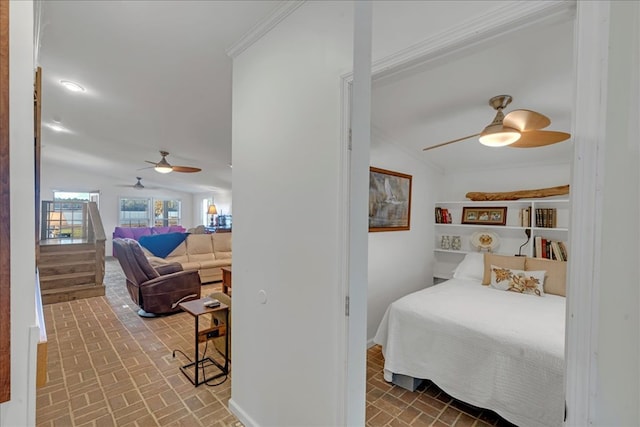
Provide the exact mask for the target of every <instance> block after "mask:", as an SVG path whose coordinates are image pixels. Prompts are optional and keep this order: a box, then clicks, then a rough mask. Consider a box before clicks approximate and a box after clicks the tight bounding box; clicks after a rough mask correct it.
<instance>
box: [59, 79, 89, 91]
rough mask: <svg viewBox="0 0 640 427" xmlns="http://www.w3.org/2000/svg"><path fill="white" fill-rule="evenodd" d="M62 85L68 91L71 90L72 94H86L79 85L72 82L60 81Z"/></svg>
mask: <svg viewBox="0 0 640 427" xmlns="http://www.w3.org/2000/svg"><path fill="white" fill-rule="evenodd" d="M60 84H61V85H62V86H64V87H65V88H66V89H67V90H70V91H71V92H84V90H85V89H84V88H83V87H82V86H80V85H79V84H78V83H76V82H72V81H70V80H60Z"/></svg>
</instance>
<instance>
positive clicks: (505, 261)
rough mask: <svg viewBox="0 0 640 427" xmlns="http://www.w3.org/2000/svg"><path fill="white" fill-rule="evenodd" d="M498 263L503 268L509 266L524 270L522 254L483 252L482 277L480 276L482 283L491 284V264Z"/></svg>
mask: <svg viewBox="0 0 640 427" xmlns="http://www.w3.org/2000/svg"><path fill="white" fill-rule="evenodd" d="M492 265H498V266H500V267H503V268H510V269H512V270H513V269H516V270H524V269H525V268H524V257H523V256H507V255H496V254H492V253H487V252H485V253H484V277H483V278H482V284H483V285H489V284H491V266H492Z"/></svg>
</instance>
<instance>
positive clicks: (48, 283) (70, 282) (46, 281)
mask: <svg viewBox="0 0 640 427" xmlns="http://www.w3.org/2000/svg"><path fill="white" fill-rule="evenodd" d="M95 282H96V273H95V272H91V271H83V272H79V273H68V274H56V275H55V276H45V277H42V276H40V289H42V290H43V291H45V290H50V289H57V288H66V287H69V286H77V285H86V284H90V283H94V284H95Z"/></svg>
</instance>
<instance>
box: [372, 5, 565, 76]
mask: <svg viewBox="0 0 640 427" xmlns="http://www.w3.org/2000/svg"><path fill="white" fill-rule="evenodd" d="M575 10H576V0H561V1H554V2H549V1H527V2H511V3H509V4H505V5H503V6H501V7H500V8H499V9H491V10H489V11H487V12H486V13H484V14H482V15H480V16H477V17H474V18H472V19H469V20H466V21H462V22H460V24H458V25H456V26H453V27H450V28H448V29H447V30H445V31H442V32H440V33H438V34H436V35H434V36H432V37H429V38H427V39H425V40H423V41H421V42H418V43H416V44H413V45H411V46H409V47H407V48H405V49H402V50H400V51H398V52H396V53H394V54H391V55H388V56H386V57H384V58H381V59H379V60H377V61H374V62H373V64H372V67H373V70H372V71H373V76H372V77H373V79H374V80H378V79H382V78H384V77H387V76H390V75H393V74H395V73H397V72H400V71H405V70H407V69H409V68H411V67H413V66H416V65H418V64H424V63H427V62H429V61H432V60H435V59H440V58H443V57H444V56H446V55H449V54H452V53H454V52H457V51H460V50H462V49H468V48H470V47H472V46H475V45H477V44H479V43H482V42H486V41H489V40H491V39H494V38H498V37H504V36H505V35H508V34H509V33H512V32H515V31H518V30H521V29H523V28H527V27H530V26H532V25H534V24H537V23H540V22H549V20H550V19H554V18H555V19H558V21H562V20H567V19H571V18H573V17H574V16H575Z"/></svg>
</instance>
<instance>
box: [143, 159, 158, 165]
mask: <svg viewBox="0 0 640 427" xmlns="http://www.w3.org/2000/svg"><path fill="white" fill-rule="evenodd" d="M145 162H146V163H151V164H152V165H157V164H158V162H152V161H150V160H145Z"/></svg>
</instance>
